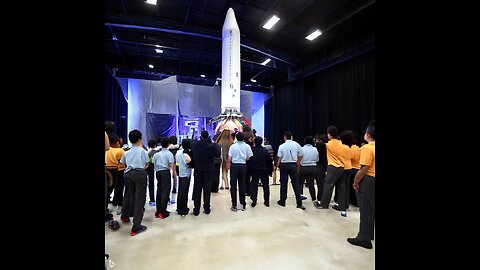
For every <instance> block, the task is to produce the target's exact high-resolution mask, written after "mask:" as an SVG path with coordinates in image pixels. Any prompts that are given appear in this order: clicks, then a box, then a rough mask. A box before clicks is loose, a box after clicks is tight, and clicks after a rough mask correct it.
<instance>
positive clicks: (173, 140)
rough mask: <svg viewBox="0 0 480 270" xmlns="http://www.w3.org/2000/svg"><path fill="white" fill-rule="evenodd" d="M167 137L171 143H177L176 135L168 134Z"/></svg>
mask: <svg viewBox="0 0 480 270" xmlns="http://www.w3.org/2000/svg"><path fill="white" fill-rule="evenodd" d="M168 139H169V140H170V143H171V144H177V143H178V140H177V137H176V136H170V137H168Z"/></svg>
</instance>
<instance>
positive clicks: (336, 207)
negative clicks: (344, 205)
mask: <svg viewBox="0 0 480 270" xmlns="http://www.w3.org/2000/svg"><path fill="white" fill-rule="evenodd" d="M332 208H333V209H335V210H337V211H345V210H344V209H340V206H338V204H337V205H334V206H332Z"/></svg>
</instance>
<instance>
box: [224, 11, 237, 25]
mask: <svg viewBox="0 0 480 270" xmlns="http://www.w3.org/2000/svg"><path fill="white" fill-rule="evenodd" d="M222 29H238V24H237V19H236V18H235V12H234V11H233V9H232V8H229V9H228V11H227V15H226V16H225V21H224V22H223V28H222Z"/></svg>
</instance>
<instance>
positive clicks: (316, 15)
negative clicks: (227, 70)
mask: <svg viewBox="0 0 480 270" xmlns="http://www.w3.org/2000/svg"><path fill="white" fill-rule="evenodd" d="M230 7H232V8H233V10H234V11H235V16H236V18H237V22H238V25H239V28H240V35H241V43H242V47H241V59H242V70H241V77H242V89H244V88H246V87H250V88H251V89H249V90H253V91H256V90H258V91H262V90H265V89H266V88H265V87H269V86H271V85H276V84H278V83H279V82H281V81H286V80H287V78H291V74H294V73H295V72H296V73H297V74H298V73H301V72H304V71H305V70H306V69H308V68H311V67H314V66H316V65H319V64H321V63H322V62H326V61H327V60H328V59H327V58H328V54H329V53H331V52H333V51H337V54H336V55H337V56H340V55H342V54H346V53H348V52H349V51H354V50H356V49H359V48H361V47H362V46H364V45H367V44H369V43H373V41H374V7H375V1H374V0H373V1H372V0H350V1H348V0H317V1H315V0H283V1H280V0H272V1H267V0H255V1H253V0H252V1H249V0H242V1H239V0H237V1H235V0H228V1H219V0H197V1H196V0H158V1H157V5H150V4H147V3H146V2H145V1H143V0H107V1H106V16H105V28H106V29H105V62H106V65H107V66H108V67H109V68H110V69H111V70H112V71H115V75H116V76H118V77H131V78H146V79H162V78H164V77H166V76H170V75H177V76H178V78H179V81H182V80H183V81H185V82H190V83H196V84H205V85H213V84H214V83H215V80H216V78H220V77H221V55H222V47H221V29H222V26H223V22H224V19H225V14H226V12H227V10H228V8H230ZM272 15H276V16H278V17H280V21H279V22H278V23H277V24H276V25H275V26H274V27H273V28H272V29H271V30H266V29H264V28H263V25H264V24H265V23H266V21H267V20H268V19H269V18H270V17H271V16H272ZM317 28H318V29H320V30H321V31H322V32H323V34H322V35H321V36H320V37H318V38H317V39H315V40H313V41H308V40H306V39H305V37H306V36H307V35H308V34H310V33H311V32H312V31H314V30H315V29H317ZM156 45H159V46H160V47H158V46H156ZM339 48H340V53H338V51H339ZM155 49H162V50H163V53H157V52H156V51H155ZM267 58H271V59H272V61H271V62H270V63H268V64H267V65H266V66H263V65H261V64H260V63H261V62H263V61H264V60H266V59H267ZM149 64H152V65H154V68H153V69H151V68H149V67H148V65H149ZM289 72H290V74H289ZM200 74H204V75H205V76H206V77H205V78H201V77H200ZM289 75H290V76H289ZM252 77H255V79H256V80H257V83H256V84H254V83H252V82H251V81H250V79H251V78H252ZM252 84H253V86H252Z"/></svg>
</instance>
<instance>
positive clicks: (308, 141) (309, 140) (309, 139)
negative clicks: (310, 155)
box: [303, 136, 313, 145]
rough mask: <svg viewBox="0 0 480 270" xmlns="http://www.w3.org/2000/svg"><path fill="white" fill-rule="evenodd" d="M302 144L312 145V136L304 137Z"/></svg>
mask: <svg viewBox="0 0 480 270" xmlns="http://www.w3.org/2000/svg"><path fill="white" fill-rule="evenodd" d="M303 142H304V143H305V144H310V145H313V137H312V136H306V137H305V139H303Z"/></svg>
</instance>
